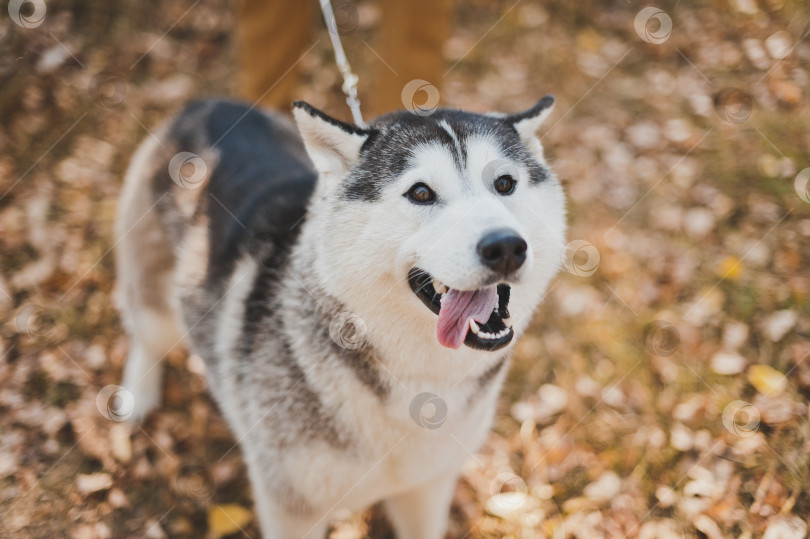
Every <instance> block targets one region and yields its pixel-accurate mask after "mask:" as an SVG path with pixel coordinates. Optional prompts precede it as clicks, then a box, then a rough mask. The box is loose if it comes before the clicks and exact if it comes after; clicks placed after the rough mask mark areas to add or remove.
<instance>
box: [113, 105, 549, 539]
mask: <svg viewBox="0 0 810 539" xmlns="http://www.w3.org/2000/svg"><path fill="white" fill-rule="evenodd" d="M552 103H553V100H552V99H551V98H549V97H547V98H544V99H543V100H541V101H540V102H539V103H538V104H537V105H536V106H535V107H533V108H531V109H529V110H527V111H526V112H523V113H520V114H514V115H496V114H489V115H480V114H473V113H469V112H463V111H459V110H449V109H439V110H437V111H436V112H435V113H434V114H432V115H431V116H426V117H424V116H418V115H415V114H411V113H407V112H396V113H392V114H388V115H386V116H383V117H381V118H379V119H377V120H376V121H374V122H373V123H371V124H370V126H368V127H367V128H359V127H356V126H352V125H348V124H345V123H342V122H339V121H337V120H335V119H332V118H330V117H328V116H326V115H325V114H324V113H322V112H320V111H318V110H316V109H314V108H312V107H311V106H309V105H307V104H304V103H296V105H295V107H294V109H293V111H294V116H295V120H296V122H297V128H298V129H297V131H296V129H295V127H293V125H292V124H290V123H289V122H288V121H287V120H285V119H283V118H282V117H280V116H277V115H275V114H272V113H264V112H258V111H256V110H252V109H251V108H248V107H247V106H246V105H243V104H240V103H236V102H229V101H216V100H209V101H200V102H195V103H192V104H190V105H189V106H188V107H187V108H186V109H185V110H184V111H183V112H182V113H180V115H179V116H178V117H177V118H176V119H175V120H174V121H173V122H171V123H170V124H168V125H167V126H165V127H164V128H162V129H161V131H160V132H159V133H158V135H157V137H156V138H154V137H153V138H148V139H146V141H145V142H144V143H143V144H142V145H141V147H140V148H139V149H138V151H137V153H136V154H135V156H134V158H133V161H132V164H131V166H130V169H129V171H128V173H127V177H126V181H125V186H124V190H123V194H122V198H121V203H120V209H119V217H118V222H117V235H118V249H117V271H118V280H119V282H118V303H119V306H120V309H121V311H122V313H123V318H124V322H125V325H126V328H127V331H128V333H129V335H130V337H131V344H130V354H129V357H128V360H127V364H126V367H125V374H124V382H123V384H124V386H125V387H127V388H128V389H129V390H130V391H132V393H133V396H134V402H135V410H134V414H133V419H135V420H139V419H141V418H143V417H144V416H145V415H146V414H147V412H149V411H150V410H151V409H152V408H154V407H155V406H157V405H158V404H159V401H160V381H161V371H162V368H161V361H162V358H163V356H164V355H165V353H166V352H167V351H168V350H169V349H171V348H172V347H174V346H176V345H178V344H180V343H181V342H185V343H187V344H188V345H189V346H190V348H191V350H193V351H194V352H195V353H196V354H198V355H199V356H201V357H202V358H203V359H204V360H205V363H206V366H207V380H208V384H209V387H210V389H211V392H212V393H213V395H214V397H215V399H216V401H217V402H218V404H219V405H220V407H221V409H222V412H223V413H224V415H225V417H226V418H227V420H228V422H229V424H230V425H231V427H232V429H233V431H234V434H235V436H236V438H237V439H238V440H239V442H240V444H241V446H242V449H243V452H244V455H245V458H246V460H247V466H248V470H249V474H250V478H251V482H252V486H253V493H254V500H255V511H256V514H257V515H258V518H259V521H260V524H261V529H262V533H263V535H264V537H266V538H282V537H283V538H287V537H312V538H321V537H324V535H325V532H326V530H327V527H328V525H329V521H330V518H331V517H332V516H333V515H334V514H335V513H336V512H337V511H339V510H345V509H349V510H358V509H362V508H364V507H366V506H368V505H370V504H373V503H375V502H377V501H380V500H382V501H383V502H384V506H385V509H386V511H387V513H388V515H389V517H390V519H391V521H392V523H393V526H394V528H395V530H396V533H397V536H398V537H400V538H402V539H431V538H441V537H443V536H444V533H445V530H446V527H447V522H448V512H449V506H450V502H451V499H452V497H453V492H454V490H455V486H456V482H457V479H458V476H459V473H460V469H461V465H462V463H463V462H464V461H465V460H466V459H467V458H468V457H469V456H470V454H471V453H473V452H475V451H477V450H478V449H479V448H480V447H481V445H482V443H483V442H484V440H485V438H486V436H487V433H488V431H489V428H490V425H491V422H492V418H493V414H494V410H495V404H496V399H497V396H498V393H499V389H500V386H501V383H502V381H503V377H504V375H505V371H506V364H507V362H508V355H509V350H510V347H511V343H510V344H509V346H507V347H506V348H503V349H501V350H498V351H488V350H482V349H476V348H473V347H469V346H462V347H461V348H460V349H457V350H453V349H449V348H445V347H442V346H441V345H440V344H439V343H438V342H437V338H436V320H437V318H436V315H435V314H434V313H433V312H431V311H430V310H429V309H428V308H426V307H425V304H423V302H422V301H420V299H419V298H418V297H417V296H416V295H415V294H414V290H412V288H411V287H410V286H409V283H408V275H409V272H410V271H411V270H413V269H414V268H418V269H419V270H420V271H422V272H428V273H429V274H430V276H431V278H432V279H433V280H435V281H436V282H437V286H439V283H443V284H444V285H446V286H448V287H451V288H457V289H458V290H472V289H477V288H478V287H482V286H486V285H489V284H492V283H493V282H494V281H495V280H498V282H503V283H508V284H509V285H510V286H511V299H510V300H509V307H508V309H509V312H510V313H511V324H512V328H513V330H514V333H515V334H516V335H519V334H520V333H521V332H522V331H523V330H524V329H525V328H526V326H527V325H528V324H529V322H530V320H531V317H532V313H533V311H534V310H535V308H536V307H537V305H538V303H539V302H540V300H541V298H542V296H543V294H544V291H545V289H546V287H547V285H548V283H549V281H550V279H551V278H552V276H553V275H554V274H555V272H556V271H557V268H558V266H559V261H560V257H561V253H562V250H563V247H564V236H565V209H564V197H563V193H562V189H561V187H560V185H559V182H558V181H557V179H556V177H555V176H554V174H553V173H551V171H550V170H549V168H548V166H547V165H546V163H545V160H544V158H543V153H542V147H541V144H540V141H539V139H538V138H537V136H536V131H537V129H538V127H539V126H540V124H541V122H542V121H543V119H544V118H545V117H546V115H547V114H548V112H549V111H550V110H551V105H552ZM182 151H187V152H192V153H194V154H197V155H199V156H200V157H201V158H202V160H203V161H204V162H205V165H206V167H205V169H206V170H207V174H206V175H205V177H204V178H203V179H202V180H201V181H200V182H199V183H198V184H196V185H194V186H192V188H188V187H184V186H182V185H180V184H179V183H178V182H175V181H173V180H172V178H171V177H170V174H169V171H168V168H169V163H170V160H171V159H172V157H173V156H174V155H175V154H176V153H178V152H182ZM493 163H494V164H495V165H496V166H494V165H493ZM504 167H506V169H508V170H509V171H511V172H510V173H511V175H512V176H513V177H514V178H515V179H516V180H517V185H516V188H515V191H514V193H512V194H510V195H508V196H504V195H501V194H498V193H497V192H495V191H494V190H493V188H492V182H493V180H494V179H495V177H494V175H495V174H497V173H498V172H497V170H503V169H504ZM496 169H497V170H496ZM416 182H424V183H425V184H427V185H429V186H430V187H431V188H432V189H433V191H434V192H435V193H436V194H437V200H436V202H435V203H434V204H431V205H418V204H414V203H413V202H412V201H410V200H409V199H408V197H407V196H403V195H404V194H405V193H406V192H407V191H408V189H409V188H410V187H411V186H412V185H413V184H414V183H416ZM504 227H506V228H508V229H510V230H514V231H515V232H516V233H518V234H519V235H520V236H522V237H523V238H525V239H526V241H527V243H528V251H527V259H526V262H525V263H524V264H523V265H522V267H521V268H520V269H519V271H517V272H515V273H514V274H512V275H509V276H505V277H504V276H500V277H499V276H493V275H492V272H491V270H489V269H488V268H487V267H485V266H484V265H482V264H481V261H480V259H479V256H478V254H477V253H476V244H477V242H478V241H479V240H480V238H481V237H482V235H484V234H486V233H487V232H488V231H490V230H492V229H499V228H504ZM347 319H351V320H352V321H353V323H354V326H353V327H354V332H355V334H354V337H355V341H356V337H357V336H358V335H359V336H360V337H362V342H361V343H359V345H358V344H357V343H356V342H354V343H353V344H352V343H350V344H349V345H348V346H347V345H346V344H345V343H343V345H341V339H340V338H339V337H340V335H339V332H340V331H341V329H342V328H343V327H344V325H343V322H344V321H345V320H347ZM336 332H337V333H338V338H335V337H336ZM424 394H433V395H436V396H438V397H439V398H440V399H441V401H442V402H443V403H444V404H446V418H445V417H442V418H440V419H443V420H444V422H443V423H440V424H438V425H428V427H430V428H425V425H424V423H422V422H421V421H417V420H415V419H416V418H415V417H414V415H413V406H414V402H417V403H418V402H419V399H420V398H421V399H422V400H424V398H423V397H422V396H423V395H424ZM442 413H443V414H444V411H443V410H442ZM426 415H427V416H428V417H430V415H431V414H430V413H427V414H426Z"/></svg>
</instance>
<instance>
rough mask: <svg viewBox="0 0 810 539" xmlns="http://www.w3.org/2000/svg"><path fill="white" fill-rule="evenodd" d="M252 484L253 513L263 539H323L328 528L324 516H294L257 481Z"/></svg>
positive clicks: (327, 522) (315, 514) (327, 520)
mask: <svg viewBox="0 0 810 539" xmlns="http://www.w3.org/2000/svg"><path fill="white" fill-rule="evenodd" d="M252 483H253V499H254V511H255V513H256V516H257V517H258V519H259V525H260V526H261V529H262V538H263V539H293V538H294V539H299V538H300V539H324V538H325V537H326V530H327V529H328V528H329V519H328V518H326V516H325V515H322V514H317V513H313V514H311V515H306V516H303V515H296V514H294V511H290V510H289V509H287V508H284V507H282V504H280V503H278V501H277V500H275V499H274V498H273V496H272V495H271V494H270V493H269V492H266V490H265V489H264V487H262V485H261V484H260V483H258V482H257V481H252Z"/></svg>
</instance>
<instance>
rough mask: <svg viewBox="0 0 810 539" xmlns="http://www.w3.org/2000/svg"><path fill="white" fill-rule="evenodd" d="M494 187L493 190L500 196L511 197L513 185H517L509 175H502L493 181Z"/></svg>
mask: <svg viewBox="0 0 810 539" xmlns="http://www.w3.org/2000/svg"><path fill="white" fill-rule="evenodd" d="M494 185H495V190H496V191H498V193H500V194H502V195H511V194H512V191H514V190H515V185H517V182H516V181H515V180H514V179H513V178H512V176H510V175H509V174H504V175H503V176H499V177H498V178H497V179H496V180H495V183H494Z"/></svg>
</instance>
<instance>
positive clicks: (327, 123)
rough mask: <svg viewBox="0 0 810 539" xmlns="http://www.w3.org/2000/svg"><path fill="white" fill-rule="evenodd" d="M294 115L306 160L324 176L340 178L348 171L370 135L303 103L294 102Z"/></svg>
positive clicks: (370, 132)
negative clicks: (304, 148) (302, 141)
mask: <svg viewBox="0 0 810 539" xmlns="http://www.w3.org/2000/svg"><path fill="white" fill-rule="evenodd" d="M293 116H294V117H295V123H296V124H298V131H299V132H300V133H301V138H303V139H304V146H305V147H306V149H307V154H308V155H309V158H310V159H312V162H313V164H314V165H315V168H316V169H317V170H318V172H319V173H321V174H323V175H337V176H338V177H340V176H343V175H344V174H345V173H346V172H348V170H349V169H350V168H351V167H352V165H354V163H355V161H357V159H359V157H360V148H361V147H362V146H363V143H365V142H366V140H367V139H368V137H369V135H371V134H372V133H373V130H369V129H362V128H360V127H357V126H356V125H352V124H347V123H345V122H341V121H340V120H337V119H335V118H332V117H331V116H329V115H327V114H326V113H324V112H321V111H320V110H318V109H316V108H315V107H313V106H312V105H310V104H309V103H306V102H304V101H296V102H295V103H293Z"/></svg>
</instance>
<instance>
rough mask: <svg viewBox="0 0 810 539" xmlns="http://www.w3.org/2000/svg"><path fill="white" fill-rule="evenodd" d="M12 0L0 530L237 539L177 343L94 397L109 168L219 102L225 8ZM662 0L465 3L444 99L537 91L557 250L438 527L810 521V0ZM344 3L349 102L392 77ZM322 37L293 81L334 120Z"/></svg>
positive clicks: (1, 140) (3, 220) (637, 528)
mask: <svg viewBox="0 0 810 539" xmlns="http://www.w3.org/2000/svg"><path fill="white" fill-rule="evenodd" d="M19 4H20V2H19V1H15V2H11V4H9V2H7V1H4V2H3V3H2V7H3V9H2V13H0V51H2V54H0V119H1V122H2V128H0V148H1V150H0V321H1V323H0V536H3V537H63V536H70V537H72V538H75V539H85V538H107V537H149V538H161V537H202V536H209V537H223V536H230V535H232V536H234V537H240V536H247V537H258V536H259V532H258V529H257V527H256V524H255V521H254V519H253V515H252V512H251V511H252V501H251V494H250V489H249V485H248V481H247V478H246V474H245V468H244V464H243V462H242V460H241V457H240V453H239V451H238V449H237V450H234V451H230V449H231V447H232V446H233V443H234V440H233V437H232V436H231V434H230V433H229V431H228V428H227V426H226V424H225V423H224V421H223V419H222V417H221V416H220V414H219V412H218V411H217V410H216V407H215V406H214V405H213V403H212V401H211V399H210V397H209V396H208V395H207V393H206V391H205V382H204V380H203V378H202V377H201V375H200V369H199V367H198V362H197V361H196V360H195V359H194V358H188V357H187V356H186V355H184V354H182V353H178V354H174V355H172V356H171V357H170V361H169V364H170V365H169V373H168V377H167V381H166V388H165V399H166V405H165V407H164V408H163V409H162V410H161V411H160V412H158V413H156V414H155V415H153V416H152V417H151V418H150V420H149V421H148V422H147V423H146V424H145V425H144V426H142V427H129V426H127V425H126V424H124V423H120V422H116V421H111V420H110V419H108V418H107V417H104V415H103V414H102V413H101V412H100V409H99V403H98V402H97V401H99V400H100V398H101V397H104V393H103V392H101V390H102V388H104V387H105V386H107V385H109V384H117V383H119V381H120V376H121V368H122V363H123V360H124V356H125V351H126V346H127V343H126V339H125V337H124V334H123V332H122V330H121V327H120V324H119V319H118V316H117V313H116V311H115V309H114V307H113V304H112V301H111V291H112V288H113V283H114V273H113V259H112V256H111V251H112V248H113V237H112V223H113V218H114V214H115V207H116V199H117V195H118V192H119V189H120V186H121V182H122V174H123V172H124V170H125V167H126V165H127V163H128V160H129V159H130V157H131V155H132V153H133V150H134V148H135V147H136V145H137V144H138V143H139V141H140V140H141V139H143V138H144V137H147V136H150V131H151V130H153V129H154V128H155V126H156V125H158V124H159V123H160V122H161V121H163V120H164V119H166V118H167V117H168V116H169V115H170V114H171V113H172V112H173V111H176V110H177V109H178V108H179V107H180V106H181V105H182V104H183V103H184V102H185V101H186V100H188V99H190V98H193V97H196V96H204V95H223V94H231V93H233V91H234V89H235V88H234V80H235V77H234V53H233V46H232V43H233V39H232V28H233V13H232V5H231V3H230V2H227V1H225V0H205V1H199V0H198V1H192V0H167V1H162V2H156V1H143V0H120V1H116V2H103V1H93V0H64V1H61V2H52V1H48V2H47V13H46V14H45V16H44V19H42V20H37V13H36V12H35V11H36V10H32V6H34V4H24V5H23V6H22V12H21V15H18V16H17V18H16V20H15V19H13V18H12V17H11V16H9V14H8V13H9V11H14V9H13V8H14V7H15V5H16V6H17V7H19ZM656 6H657V7H656V8H655V9H653V10H652V11H649V10H648V11H645V12H642V10H643V9H644V8H645V7H646V4H643V3H640V2H636V1H635V0H613V1H605V2H598V1H596V0H586V1H578V2H569V1H566V0H544V1H532V0H523V1H520V0H518V1H517V2H515V1H514V0H503V1H502V0H497V1H491V0H472V1H464V2H457V7H456V13H455V25H454V30H453V33H452V36H451V37H450V39H449V40H448V42H447V43H446V47H445V49H444V55H445V56H446V60H447V66H448V69H449V71H448V73H447V75H446V76H445V80H444V81H442V91H441V98H442V104H443V105H447V106H454V107H463V108H467V109H471V110H476V111H482V112H483V111H487V110H503V111H516V110H522V109H523V108H526V107H528V106H529V105H531V104H533V103H534V102H535V101H536V100H537V99H538V98H539V97H540V96H541V95H543V94H545V93H554V94H555V95H556V96H557V100H558V103H557V108H556V110H555V112H554V113H553V115H552V116H551V117H550V119H549V120H548V121H547V123H546V126H545V127H544V133H543V142H544V144H545V146H546V148H547V152H548V154H549V156H550V160H551V162H552V164H553V166H554V168H555V170H556V171H557V173H558V174H559V176H560V178H561V179H562V181H563V183H564V185H565V189H566V192H567V194H568V196H569V201H570V221H571V230H570V234H569V240H570V241H572V242H574V243H572V244H571V246H570V249H569V251H568V253H569V255H570V256H569V259H567V260H566V261H564V263H563V266H565V270H566V271H563V272H561V274H560V276H559V278H557V279H556V280H555V282H554V284H553V285H552V288H551V290H550V292H549V294H548V296H547V298H546V301H545V302H544V304H543V305H542V306H541V308H540V311H539V313H538V315H537V317H536V320H535V323H534V325H533V327H532V330H531V331H530V333H529V334H528V335H527V336H525V337H524V338H523V339H522V340H521V341H520V342H519V343H518V345H517V348H516V353H515V358H514V362H513V367H512V370H511V372H510V375H509V378H508V381H507V384H506V387H505V391H504V394H503V396H502V399H501V403H500V408H499V413H498V419H497V421H496V425H495V429H494V432H493V433H492V435H491V437H490V438H489V440H488V442H487V444H486V446H485V448H484V449H483V451H482V452H481V453H480V454H478V455H471V456H470V459H469V461H468V462H467V464H466V466H465V473H464V478H463V480H462V481H461V483H460V485H459V487H458V489H457V493H456V497H455V502H454V505H453V514H452V520H453V522H452V527H451V531H450V536H451V537H456V538H460V537H469V538H495V537H515V538H522V537H526V538H534V537H580V538H590V537H601V536H605V537H646V538H653V537H656V538H659V537H663V538H666V537H708V538H715V537H766V538H768V539H777V538H788V539H791V538H802V537H805V536H806V535H807V533H808V524H807V519H808V517H810V478H809V477H808V468H809V467H810V422H808V417H809V416H808V406H807V397H808V395H810V360H808V355H810V306H809V304H808V301H807V298H808V293H809V292H810V273H809V272H808V263H809V262H810V248H808V244H809V243H810V191H808V179H810V169H808V167H810V129H808V126H810V111H808V107H807V100H808V95H809V94H808V93H809V92H810V85H808V68H810V39H808V38H807V34H808V32H809V31H810V5H808V3H807V2H800V1H795V0H683V1H677V2H676V1H672V2H660V3H659V4H656ZM337 7H338V12H339V14H340V17H341V18H340V19H339V22H340V25H341V28H342V31H343V35H344V42H345V45H346V47H347V52H348V55H349V58H350V59H351V61H352V63H353V66H354V68H355V71H356V72H357V73H358V74H359V75H360V88H361V91H362V90H363V88H364V82H365V81H367V80H368V79H369V76H370V75H371V74H372V73H373V72H374V71H375V70H379V69H386V67H385V66H384V65H383V64H382V62H381V60H380V59H379V58H378V57H377V56H376V55H375V53H374V50H373V46H374V43H375V41H374V29H375V26H376V24H377V21H378V19H379V13H380V11H379V10H380V7H379V4H378V3H376V2H372V1H360V2H355V3H351V4H346V3H340V2H338V3H337ZM9 8H11V9H9ZM17 13H20V11H19V10H18V11H17ZM425 16H426V17H429V16H430V14H429V13H426V14H425ZM670 24H671V27H670V26H669V25H670ZM313 25H314V26H317V28H318V30H317V32H316V33H315V34H314V36H315V37H314V38H313V40H315V39H317V40H318V43H317V45H316V46H315V48H314V49H312V51H311V52H310V53H309V54H307V55H306V56H305V57H304V58H303V60H302V69H303V74H302V77H301V80H300V98H301V99H305V100H308V101H310V102H311V103H313V104H314V105H316V106H318V107H321V108H323V109H324V110H327V111H328V112H330V113H333V114H336V115H339V116H342V117H343V118H348V113H347V109H346V107H345V104H344V103H343V98H342V96H341V94H340V90H339V88H340V83H341V81H340V80H339V74H338V71H337V69H336V67H335V65H334V62H333V56H332V51H331V47H330V45H329V41H328V36H327V34H326V32H325V30H323V25H322V24H321V23H320V22H319V21H316V20H313ZM25 26H29V27H27V28H26V27H25ZM100 392H101V393H100ZM101 404H102V405H103V403H101ZM366 535H370V536H371V537H388V536H390V530H389V528H388V526H387V524H386V523H385V521H384V518H383V517H382V516H381V513H380V511H379V510H377V509H372V510H369V511H367V512H366V513H364V514H362V515H347V516H346V518H345V519H344V520H342V521H341V522H338V523H336V525H335V527H334V529H333V531H332V535H331V536H332V537H333V538H341V539H348V538H352V537H364V536H366Z"/></svg>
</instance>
